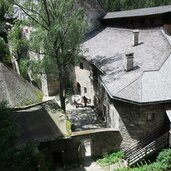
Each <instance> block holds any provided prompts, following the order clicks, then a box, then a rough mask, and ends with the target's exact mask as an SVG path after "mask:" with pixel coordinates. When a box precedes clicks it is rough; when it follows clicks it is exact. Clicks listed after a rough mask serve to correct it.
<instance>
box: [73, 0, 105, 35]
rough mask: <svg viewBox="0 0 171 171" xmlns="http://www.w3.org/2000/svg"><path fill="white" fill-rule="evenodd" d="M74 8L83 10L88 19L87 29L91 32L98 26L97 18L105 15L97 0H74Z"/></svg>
mask: <svg viewBox="0 0 171 171" xmlns="http://www.w3.org/2000/svg"><path fill="white" fill-rule="evenodd" d="M75 1H76V8H80V7H81V8H83V9H84V10H85V15H86V19H87V21H88V30H87V32H91V31H93V30H95V29H96V28H98V27H99V26H100V21H99V19H100V18H101V17H102V16H104V15H105V11H104V10H103V9H102V8H101V5H100V4H99V2H98V0H75Z"/></svg>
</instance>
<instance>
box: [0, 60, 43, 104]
mask: <svg viewBox="0 0 171 171" xmlns="http://www.w3.org/2000/svg"><path fill="white" fill-rule="evenodd" d="M41 94H42V93H41V92H40V91H39V90H38V89H37V88H35V87H34V86H32V85H31V84H30V83H28V82H27V81H26V80H24V79H23V78H22V77H21V76H19V75H18V74H17V73H15V71H12V70H11V69H10V68H7V67H6V66H5V65H4V64H2V63H1V62H0V101H7V102H9V105H10V106H12V107H16V106H22V105H26V104H28V103H37V102H40V100H41V99H39V97H40V96H39V95H41ZM38 96H39V97H38Z"/></svg>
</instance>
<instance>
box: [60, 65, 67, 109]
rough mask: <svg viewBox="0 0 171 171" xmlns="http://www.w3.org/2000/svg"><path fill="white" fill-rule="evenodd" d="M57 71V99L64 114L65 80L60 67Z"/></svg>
mask: <svg viewBox="0 0 171 171" xmlns="http://www.w3.org/2000/svg"><path fill="white" fill-rule="evenodd" d="M59 70H60V71H59V89H60V90H59V98H60V102H61V108H62V110H63V111H64V112H65V110H66V109H65V108H66V106H65V78H64V73H63V69H62V67H60V69H59Z"/></svg>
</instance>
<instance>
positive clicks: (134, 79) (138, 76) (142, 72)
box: [116, 72, 143, 95]
mask: <svg viewBox="0 0 171 171" xmlns="http://www.w3.org/2000/svg"><path fill="white" fill-rule="evenodd" d="M142 75H143V72H142V73H141V74H140V75H139V76H138V77H137V78H136V79H134V80H133V81H132V82H131V83H130V84H128V85H126V86H125V87H124V88H122V89H121V90H119V91H118V92H117V93H116V95H117V94H119V93H120V92H122V91H123V90H124V89H126V88H127V87H129V86H130V85H131V84H133V83H134V82H136V81H137V80H138V79H139V78H140V77H142Z"/></svg>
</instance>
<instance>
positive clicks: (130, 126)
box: [95, 83, 166, 150]
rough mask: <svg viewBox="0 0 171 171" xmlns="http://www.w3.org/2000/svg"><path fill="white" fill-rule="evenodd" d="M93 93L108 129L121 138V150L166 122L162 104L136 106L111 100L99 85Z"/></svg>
mask: <svg viewBox="0 0 171 171" xmlns="http://www.w3.org/2000/svg"><path fill="white" fill-rule="evenodd" d="M98 85H99V86H98V91H97V92H96V93H95V94H96V98H97V99H98V98H99V100H98V104H97V105H96V106H98V109H99V110H101V112H102V113H103V116H104V118H105V121H106V122H107V126H108V128H114V129H116V130H118V131H119V132H120V134H121V136H122V139H123V140H122V143H121V146H120V147H121V148H122V149H123V150H125V149H126V148H129V147H130V146H131V145H133V144H134V143H136V142H137V141H139V140H141V139H142V138H143V137H145V136H147V135H149V134H150V133H152V132H153V131H154V130H156V129H158V128H160V127H162V126H164V124H165V121H166V114H165V107H164V104H149V105H136V104H133V103H128V102H121V101H118V100H112V99H111V98H110V97H109V96H108V94H107V92H106V91H105V89H104V87H103V86H102V85H101V84H100V83H99V84H98Z"/></svg>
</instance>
